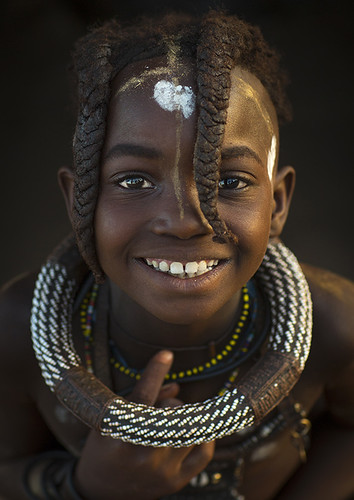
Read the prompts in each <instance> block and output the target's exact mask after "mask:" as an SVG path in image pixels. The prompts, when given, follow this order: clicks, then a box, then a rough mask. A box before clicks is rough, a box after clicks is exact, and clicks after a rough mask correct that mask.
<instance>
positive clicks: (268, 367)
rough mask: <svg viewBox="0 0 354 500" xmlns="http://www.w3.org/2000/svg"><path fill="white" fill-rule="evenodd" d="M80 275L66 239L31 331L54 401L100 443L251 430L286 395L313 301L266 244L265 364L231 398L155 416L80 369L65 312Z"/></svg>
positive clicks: (262, 271) (280, 251) (172, 441)
mask: <svg viewBox="0 0 354 500" xmlns="http://www.w3.org/2000/svg"><path fill="white" fill-rule="evenodd" d="M85 273H87V267H86V266H85V265H84V264H83V261H82V258H81V257H80V255H79V252H78V250H77V248H76V245H74V244H73V241H72V239H71V240H68V241H67V242H66V243H65V244H64V245H62V246H61V247H60V248H59V249H58V250H57V251H56V252H55V253H54V255H53V256H52V257H51V258H50V259H49V260H48V262H47V264H46V265H44V266H43V268H42V270H41V272H40V274H39V276H38V279H37V282H36V285H35V290H34V297H33V304H32V314H31V330H32V340H33V346H34V350H35V353H36V356H37V359H38V362H39V364H40V367H41V370H42V375H43V377H44V379H45V381H46V383H47V385H48V386H49V387H50V389H51V390H52V391H54V392H55V394H56V395H57V397H58V399H59V401H61V402H62V404H63V405H64V406H66V407H67V408H68V409H69V410H70V411H72V412H73V413H74V414H75V415H76V416H77V417H78V418H80V419H81V420H83V422H85V423H86V424H87V425H88V426H89V427H92V428H95V429H97V430H99V431H100V432H101V434H102V435H107V436H111V437H112V438H116V439H122V440H123V441H127V442H131V443H133V444H141V445H146V446H156V447H158V446H170V447H171V446H172V447H176V448H178V447H183V446H191V445H197V444H200V443H203V442H208V441H212V440H214V439H220V438H222V437H223V436H226V435H230V434H233V433H235V432H237V431H240V430H242V429H245V428H248V427H250V426H252V425H254V424H256V423H258V422H259V421H260V420H261V419H262V418H264V417H265V415H267V414H268V413H269V412H270V411H271V410H272V409H273V408H274V407H275V406H277V405H278V404H279V402H280V401H281V400H282V399H283V398H284V397H285V396H286V395H287V394H288V393H289V392H290V390H291V389H292V387H293V386H294V385H295V383H296V382H297V380H298V378H299V376H300V374H301V372H302V370H303V368H304V365H305V362H306V359H307V357H308V354H309V350H310V343H311V331H312V301H311V296H310V291H309V287H308V284H307V282H306V279H305V277H304V275H303V273H302V270H301V268H300V266H299V263H298V261H297V259H296V258H295V256H294V255H293V254H292V253H291V252H290V250H289V249H287V248H286V247H285V246H284V245H283V244H282V243H277V244H269V245H268V248H267V252H266V255H265V256H264V259H263V262H262V264H261V266H260V268H259V270H258V271H257V273H256V275H255V279H256V280H257V281H258V283H259V285H260V287H261V289H262V290H263V291H264V293H265V294H266V296H267V298H268V300H269V303H270V307H271V325H270V336H269V341H268V346H267V351H266V352H265V354H264V356H262V357H261V358H260V360H259V361H258V362H257V363H256V364H255V365H254V366H253V367H252V368H251V369H250V370H249V371H248V372H247V374H246V376H245V377H243V378H242V380H241V381H240V382H239V383H238V384H237V386H235V387H234V388H233V389H232V390H231V391H227V392H226V393H225V394H224V395H223V396H215V397H214V398H211V399H208V400H206V401H204V402H198V403H193V404H185V405H180V406H177V407H173V408H154V407H150V406H147V405H144V404H136V403H131V402H128V401H126V400H124V399H123V398H121V397H118V396H117V395H116V394H114V393H113V392H112V391H110V390H109V389H108V388H107V387H106V386H104V385H103V384H102V383H101V382H100V381H99V380H98V379H96V377H94V375H92V374H89V373H88V372H87V370H86V369H85V368H83V366H82V364H81V360H80V358H79V356H78V355H77V353H76V351H75V348H74V345H73V341H72V335H71V324H72V307H73V302H74V298H75V295H76V291H77V289H78V288H79V286H80V283H81V281H82V279H83V277H84V274H85Z"/></svg>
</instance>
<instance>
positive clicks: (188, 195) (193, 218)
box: [151, 184, 213, 240]
mask: <svg viewBox="0 0 354 500" xmlns="http://www.w3.org/2000/svg"><path fill="white" fill-rule="evenodd" d="M158 208H159V212H158V214H157V215H156V217H154V218H153V220H152V221H151V230H152V231H153V232H154V233H155V234H157V235H159V236H161V235H165V236H174V237H176V238H179V239H182V240H186V239H189V238H193V237H195V236H203V235H206V234H211V233H212V232H213V229H212V227H211V226H210V224H209V223H208V221H207V219H206V218H205V216H204V214H203V212H202V211H201V209H200V205H199V198H198V193H197V188H196V186H195V184H194V185H193V186H189V187H188V188H183V191H182V192H181V193H179V194H176V193H175V192H170V193H166V194H165V196H163V197H162V199H161V203H160V204H159V207H158Z"/></svg>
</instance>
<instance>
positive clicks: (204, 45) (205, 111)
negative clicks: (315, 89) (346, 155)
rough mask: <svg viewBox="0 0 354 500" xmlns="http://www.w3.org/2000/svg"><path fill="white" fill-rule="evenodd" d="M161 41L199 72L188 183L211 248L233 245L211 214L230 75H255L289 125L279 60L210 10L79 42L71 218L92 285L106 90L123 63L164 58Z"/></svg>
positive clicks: (249, 30) (96, 270)
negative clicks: (236, 72)
mask: <svg viewBox="0 0 354 500" xmlns="http://www.w3.org/2000/svg"><path fill="white" fill-rule="evenodd" d="M166 40H169V42H171V40H173V41H174V44H175V45H176V46H178V48H179V54H180V56H181V58H182V60H183V59H186V60H189V61H192V63H193V61H194V64H195V66H196V70H197V88H198V94H197V103H198V107H197V112H198V131H197V139H196V143H195V149H194V176H195V182H196V186H197V190H198V196H199V201H200V207H201V210H202V212H203V214H204V216H205V217H206V219H207V221H208V222H209V224H210V225H211V227H212V228H213V230H214V233H215V236H214V239H215V240H216V241H219V242H225V241H226V240H231V241H235V236H234V235H233V234H232V233H231V231H230V230H229V229H228V228H227V227H226V225H225V222H224V221H223V220H222V219H221V218H220V217H219V215H218V211H217V196H218V181H219V165H220V161H221V146H222V141H223V136H224V129H225V124H226V118H227V109H228V103H229V93H230V71H231V69H232V68H233V67H234V66H241V67H243V68H244V69H246V70H248V71H250V72H251V73H253V74H254V75H255V76H256V77H257V78H258V79H259V80H260V81H261V83H262V84H263V86H264V87H265V88H266V89H267V91H268V93H269V95H270V97H271V99H272V101H273V104H274V106H275V109H276V111H277V115H278V119H279V120H280V122H282V121H287V120H288V119H289V118H290V111H289V105H288V102H287V99H286V96H285V93H284V84H285V83H286V78H285V77H284V74H283V73H282V72H281V71H280V69H279V62H278V56H277V54H276V53H275V52H274V51H273V50H271V49H270V48H269V47H268V45H267V44H266V43H265V41H264V39H263V37H262V35H261V33H260V31H259V29H258V28H256V27H253V26H250V25H248V24H247V23H245V22H243V21H240V20H239V19H238V18H237V17H236V16H228V15H225V14H222V13H220V12H214V11H211V12H210V13H209V14H207V15H205V16H203V17H202V18H201V19H198V20H195V19H191V18H189V17H186V16H184V15H168V16H165V17H163V18H161V19H142V20H141V21H139V22H137V23H134V24H131V25H127V26H120V25H119V24H118V23H117V22H116V21H109V22H107V23H105V24H104V25H102V26H100V27H98V28H96V29H94V30H93V31H92V32H91V33H89V34H88V35H86V36H85V37H84V38H83V39H81V40H80V41H79V42H78V44H77V45H76V50H75V52H74V68H75V72H76V77H77V88H78V96H77V98H78V119H77V124H76V129H75V135H74V141H73V157H74V179H75V184H74V205H73V214H72V216H73V228H74V232H75V235H76V240H77V244H78V247H79V250H80V253H81V255H82V257H83V258H84V260H85V262H86V264H87V265H88V267H89V268H90V269H91V271H92V272H93V274H94V276H95V279H96V281H98V282H101V281H103V280H104V274H103V271H102V269H101V267H100V265H99V262H98V259H97V254H96V249H95V235H94V216H95V208H96V203H97V198H98V194H99V181H100V163H101V152H102V149H103V145H104V139H105V131H106V121H107V113H108V106H109V101H110V96H111V83H112V80H113V79H114V78H115V76H116V75H117V74H118V73H119V71H121V70H122V69H123V68H124V67H125V66H127V65H128V64H130V63H133V62H136V61H139V60H147V59H150V58H152V57H157V56H164V55H166V54H167V52H168V46H167V45H168V44H167V43H166Z"/></svg>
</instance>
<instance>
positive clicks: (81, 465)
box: [75, 351, 214, 500]
mask: <svg viewBox="0 0 354 500" xmlns="http://www.w3.org/2000/svg"><path fill="white" fill-rule="evenodd" d="M172 361H173V354H172V353H171V352H169V351H160V352H158V353H157V354H156V355H155V356H154V357H153V358H152V359H151V360H150V361H149V363H148V365H147V367H146V369H145V370H144V373H143V375H142V377H141V379H140V380H139V381H138V382H137V384H136V385H135V387H134V390H133V392H132V393H131V395H130V398H129V399H130V400H131V401H134V402H136V403H144V404H148V405H156V406H157V405H158V406H173V405H177V404H181V402H180V401H179V400H178V399H176V396H177V394H178V391H179V387H178V385H177V384H170V385H168V386H165V387H162V384H163V381H164V377H165V375H166V373H168V371H169V369H170V368H171V365H172ZM213 453H214V443H204V444H202V445H199V446H191V447H188V448H152V447H145V446H136V445H132V444H128V443H124V442H123V441H120V440H116V439H112V438H110V437H102V436H101V435H100V434H99V433H98V432H96V431H91V432H90V434H89V437H88V439H87V442H86V445H85V447H84V450H83V453H82V456H81V458H80V460H79V462H78V465H77V468H76V475H75V485H76V488H77V490H78V492H79V493H80V494H81V495H82V496H83V498H85V499H87V500H102V499H104V500H120V499H126V498H129V499H130V500H156V499H158V498H160V497H162V496H164V495H169V494H172V493H174V492H175V491H178V490H180V489H181V488H183V487H184V486H185V485H186V484H188V482H189V481H190V480H191V479H192V478H193V477H194V476H195V475H197V474H198V473H199V472H201V471H202V470H203V469H204V468H205V467H206V465H207V464H208V463H209V461H210V460H211V459H212V457H213Z"/></svg>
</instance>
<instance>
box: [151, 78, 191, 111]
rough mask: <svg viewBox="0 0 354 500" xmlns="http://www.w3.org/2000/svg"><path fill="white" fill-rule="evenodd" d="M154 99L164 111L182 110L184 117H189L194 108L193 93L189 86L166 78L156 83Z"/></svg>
mask: <svg viewBox="0 0 354 500" xmlns="http://www.w3.org/2000/svg"><path fill="white" fill-rule="evenodd" d="M154 99H155V101H156V102H157V104H158V105H159V106H161V108H162V109H164V110H165V111H179V110H180V111H182V113H183V116H184V118H189V117H190V116H191V114H192V113H193V111H194V110H195V95H194V92H193V90H192V89H191V87H187V86H183V85H175V84H174V83H173V82H168V81H167V80H160V81H159V82H157V83H156V85H155V88H154Z"/></svg>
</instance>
